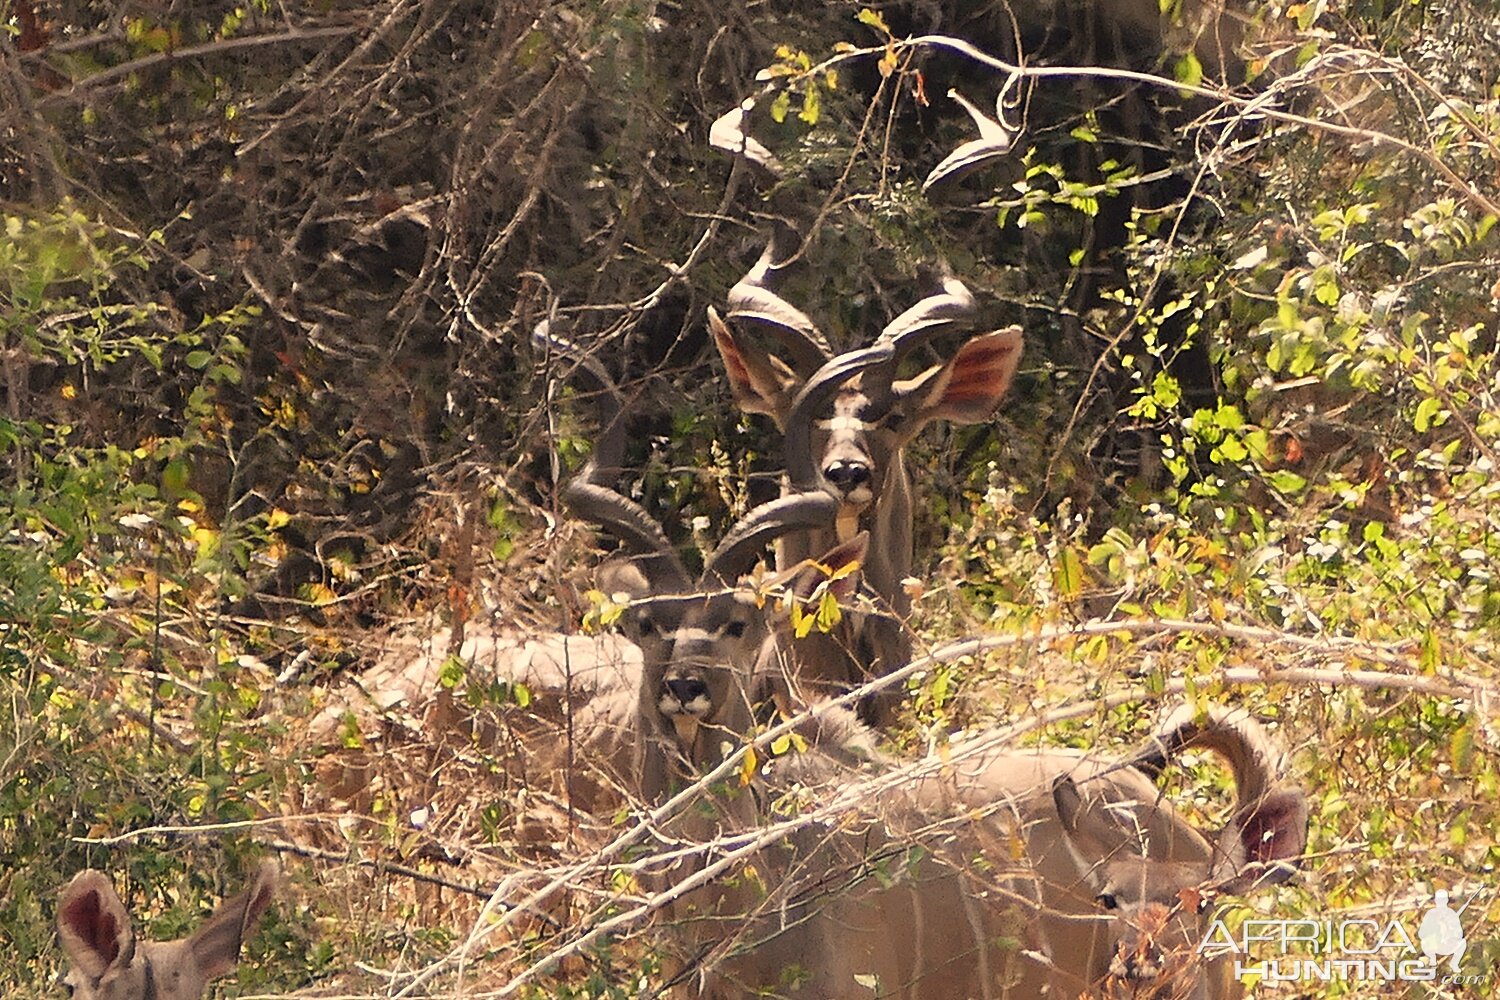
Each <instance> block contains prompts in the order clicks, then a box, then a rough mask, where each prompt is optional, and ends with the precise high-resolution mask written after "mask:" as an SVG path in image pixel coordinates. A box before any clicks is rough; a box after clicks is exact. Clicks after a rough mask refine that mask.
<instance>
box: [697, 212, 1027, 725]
mask: <svg viewBox="0 0 1500 1000" xmlns="http://www.w3.org/2000/svg"><path fill="white" fill-rule="evenodd" d="M793 239H795V234H791V233H790V232H789V231H788V230H784V229H778V230H777V231H776V233H775V234H774V235H773V237H772V239H771V241H770V243H769V244H768V245H767V247H766V250H765V253H764V254H762V256H761V258H760V260H759V262H758V263H757V264H756V266H755V267H754V268H752V269H751V271H750V273H749V274H747V275H746V276H745V277H744V278H743V279H741V280H740V282H739V283H738V284H736V285H735V286H734V288H732V289H731V290H730V293H729V297H728V310H729V311H728V319H729V320H730V321H731V322H733V323H739V324H742V325H745V324H748V325H750V326H754V327H759V328H763V329H765V330H766V331H768V332H770V333H771V334H772V335H773V336H775V337H776V338H777V339H778V340H779V341H780V342H781V343H782V344H783V345H784V346H785V347H786V349H787V351H788V353H789V354H790V355H791V356H792V359H793V362H794V365H795V366H796V367H795V368H794V367H792V366H788V365H787V364H786V363H784V362H782V361H781V360H780V359H778V358H776V357H774V356H773V355H771V354H770V353H769V352H767V351H766V350H764V349H763V348H761V347H760V346H759V345H758V344H756V343H755V342H754V341H753V340H751V339H749V338H747V337H743V336H739V335H737V334H736V333H735V332H734V330H733V329H732V328H731V326H730V325H729V323H726V322H725V321H724V320H723V319H721V318H720V317H719V315H718V313H717V312H715V311H714V310H713V309H712V308H710V310H709V314H708V319H709V327H710V329H711V331H712V333H713V337H714V342H715V344H716V345H717V346H718V349H719V354H720V356H721V357H722V358H723V361H724V367H725V371H726V372H727V373H728V377H729V384H730V388H731V390H732V391H733V394H734V399H735V402H736V404H737V405H738V406H739V408H740V409H741V410H743V411H744V412H746V413H760V414H764V415H766V416H769V417H770V418H771V419H772V420H773V421H774V422H775V423H776V425H777V427H778V428H779V429H780V430H781V431H782V433H783V436H784V439H785V442H786V456H785V457H786V467H787V479H788V491H789V492H812V491H822V492H825V493H827V494H828V495H829V496H831V497H833V498H834V499H835V500H836V501H838V504H839V510H838V517H837V519H836V521H835V524H834V526H833V529H832V530H828V529H823V530H815V531H808V532H804V533H802V534H801V535H800V536H797V537H795V538H791V539H788V540H786V541H784V542H783V544H782V548H781V552H780V556H779V565H780V567H781V568H783V569H785V568H787V567H788V566H791V565H796V564H798V563H800V562H802V561H803V560H804V559H806V558H808V557H809V556H814V555H816V554H818V553H819V552H821V551H823V550H824V549H826V548H828V547H829V546H830V545H831V544H833V542H834V541H835V539H837V540H839V541H848V540H849V539H850V538H851V537H852V536H853V535H854V533H855V532H857V531H860V530H867V531H868V532H869V533H870V547H869V559H868V562H867V563H866V565H865V567H864V579H865V582H866V584H867V586H868V587H869V589H870V590H871V591H872V592H873V594H874V596H875V598H876V603H877V605H878V606H879V608H880V613H878V614H873V615H850V616H849V617H848V618H847V619H846V624H845V625H844V626H843V627H842V629H841V632H840V635H841V636H842V638H843V640H844V645H845V647H846V648H847V654H846V655H845V656H843V657H842V658H837V659H833V660H827V659H825V660H823V661H822V662H803V660H804V659H805V658H802V657H799V656H798V654H797V650H796V646H795V645H792V646H790V647H787V648H786V649H784V650H783V651H784V652H789V653H790V654H791V656H792V661H793V662H792V663H791V664H790V665H789V666H782V665H778V664H763V665H762V666H763V670H765V671H768V672H775V671H776V668H778V667H780V668H781V669H780V670H779V672H780V673H781V674H782V675H783V676H784V677H786V678H788V679H793V680H796V681H800V682H802V683H804V684H806V685H808V686H809V688H810V689H811V690H812V691H813V692H814V693H815V692H816V691H817V690H818V689H819V688H820V687H823V688H828V687H839V686H847V685H856V684H860V683H863V682H864V681H866V680H868V679H869V678H870V677H872V676H881V675H883V674H886V673H889V672H890V671H891V670H893V669H895V668H897V667H899V666H902V665H903V664H905V663H906V662H907V661H908V660H910V658H911V650H912V644H911V640H910V637H909V633H908V631H907V628H906V624H905V621H906V618H907V616H908V614H909V613H910V611H911V598H910V596H909V595H908V593H907V591H906V588H905V586H904V584H903V581H904V580H905V579H906V578H907V577H909V576H910V575H911V573H912V565H913V559H914V554H913V529H912V518H913V496H912V482H911V475H910V473H908V471H907V468H906V460H905V448H906V445H907V443H908V442H909V441H910V440H911V439H912V438H913V437H914V436H916V434H917V433H919V432H920V431H921V430H922V428H923V427H925V426H926V425H927V424H929V423H931V422H932V421H934V420H948V421H950V422H952V423H956V424H973V423H978V422H979V421H982V420H984V419H985V418H987V417H988V416H989V415H990V414H991V413H992V412H993V411H994V409H995V407H996V406H998V405H999V403H1000V400H1001V399H1002V398H1003V397H1004V396H1005V394H1006V392H1007V391H1008V390H1009V388H1010V384H1011V381H1012V379H1013V378H1014V377H1015V373H1016V367H1017V365H1018V364H1019V362H1020V358H1021V331H1020V329H1019V328H1018V327H1010V328H1008V329H1005V330H999V331H995V332H991V333H986V334H981V335H979V336H976V337H973V338H971V339H970V340H968V341H967V342H966V343H965V344H964V345H963V346H962V347H961V348H960V349H959V350H958V352H957V353H956V354H955V355H954V356H953V357H952V359H951V360H949V361H948V362H947V363H946V364H940V365H936V366H934V367H932V368H930V369H928V370H927V371H925V372H923V373H922V374H920V375H917V376H916V377H914V378H911V379H907V380H901V379H898V378H897V377H896V376H897V373H898V369H899V367H900V365H901V363H902V361H903V360H905V359H906V358H907V357H909V356H910V355H911V354H912V352H913V351H914V350H915V349H916V348H917V347H918V346H920V345H921V344H924V343H926V342H927V341H929V340H930V339H932V338H933V337H935V336H937V335H939V334H943V333H947V332H951V331H956V330H960V329H964V328H966V327H968V326H970V325H972V322H973V319H974V315H975V305H974V299H973V296H972V295H971V294H970V293H969V290H968V289H967V288H966V287H964V285H963V283H962V282H960V281H959V280H958V279H956V278H953V277H949V276H938V277H937V279H936V283H937V286H938V287H937V290H936V291H934V292H932V293H931V294H929V295H927V296H926V297H924V298H923V299H922V300H921V301H919V302H918V303H917V304H916V305H914V306H912V307H911V308H910V309H908V310H906V311H905V312H903V313H901V314H900V315H899V316H897V317H896V318H895V319H893V320H891V322H890V323H888V324H887V325H886V327H885V329H884V330H882V331H881V333H880V335H879V336H878V337H877V338H876V340H875V343H874V344H873V345H871V346H870V347H867V348H863V349H860V350H854V351H849V352H846V353H844V354H839V355H837V356H835V355H834V354H833V353H832V351H831V350H830V349H829V347H828V342H827V340H826V338H825V337H824V336H823V334H822V333H821V332H820V331H819V330H818V328H817V326H816V325H815V324H814V323H813V322H812V320H811V319H809V318H808V316H807V315H806V314H805V313H803V312H802V311H801V310H799V309H797V308H796V307H795V306H793V305H791V304H790V303H788V302H787V301H786V300H785V299H783V298H781V296H779V295H778V294H776V292H775V291H774V290H773V288H772V287H771V286H772V283H773V282H774V279H775V276H776V272H777V270H778V267H779V263H778V262H779V261H781V260H784V259H785V258H786V257H787V256H788V255H789V253H790V250H791V248H792V244H791V241H792V240H793ZM814 369H815V370H814ZM895 698H896V695H894V694H892V693H889V692H887V693H884V694H879V695H875V696H872V697H871V698H869V699H867V700H866V701H865V702H864V703H863V704H862V705H861V708H860V712H861V715H862V717H863V718H864V719H865V720H866V721H869V722H873V723H875V724H877V725H878V724H882V723H884V722H885V721H887V720H888V718H889V715H890V712H891V709H892V706H893V703H894V700H895Z"/></svg>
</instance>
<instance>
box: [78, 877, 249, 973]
mask: <svg viewBox="0 0 1500 1000" xmlns="http://www.w3.org/2000/svg"><path fill="white" fill-rule="evenodd" d="M275 888H276V868H275V866H274V865H272V864H270V863H267V864H265V865H264V866H262V867H261V869H260V871H259V872H258V873H257V874H256V875H255V877H254V878H253V879H252V880H251V882H250V885H249V887H248V888H247V889H245V891H244V892H242V893H240V894H239V895H238V896H235V897H234V898H233V899H229V900H225V902H224V903H223V904H222V905H221V906H220V907H219V908H218V910H216V911H215V912H214V914H213V916H211V917H209V918H208V919H207V920H205V921H204V922H203V924H202V925H200V926H199V928H198V929H197V930H196V931H194V932H193V933H192V934H190V935H188V936H187V937H185V938H180V939H178V940H176V941H140V940H138V939H137V938H136V935H135V928H134V927H133V926H132V924H131V921H130V914H129V913H127V912H126V910H125V905H124V904H123V903H121V902H120V897H119V896H118V895H116V894H115V889H114V886H113V885H112V884H111V883H110V880H109V877H108V876H107V875H105V874H104V873H103V872H98V871H95V870H94V869H92V868H89V869H86V870H84V871H81V872H79V873H78V874H77V875H75V876H74V877H73V881H71V882H69V883H68V886H67V888H65V889H64V890H63V892H62V896H61V898H60V899H59V900H58V904H57V936H58V939H59V940H60V941H61V943H62V948H63V951H64V952H66V953H67V956H68V959H69V961H70V962H71V963H72V966H71V968H70V969H69V970H68V972H67V973H66V975H64V976H63V977H62V979H61V981H62V983H63V985H64V986H66V987H67V988H68V991H69V993H70V994H71V995H72V997H73V1000H199V998H200V997H202V996H203V993H204V991H205V990H206V989H207V988H208V983H209V981H210V980H212V979H214V978H216V977H218V976H222V975H224V974H225V973H226V972H228V971H229V970H230V969H232V968H234V966H235V964H236V963H238V962H239V955H240V942H241V941H242V940H243V939H244V937H245V934H246V933H247V932H248V931H249V930H251V929H252V928H253V927H254V926H255V923H256V921H258V920H259V919H260V915H261V914H262V913H264V912H265V909H266V907H267V906H268V905H269V904H270V902H271V896H272V894H273V893H274V892H275Z"/></svg>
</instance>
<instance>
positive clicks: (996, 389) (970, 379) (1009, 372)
mask: <svg viewBox="0 0 1500 1000" xmlns="http://www.w3.org/2000/svg"><path fill="white" fill-rule="evenodd" d="M1021 346H1022V342H1021V328H1020V327H1018V326H1012V327H1007V328H1006V329H1004V330H997V331H995V332H994V333H986V334H982V335H980V336H978V337H975V338H973V339H972V340H970V341H969V342H968V343H966V344H964V346H963V347H961V348H959V351H958V353H957V354H955V355H954V356H953V360H952V361H949V362H948V363H947V364H946V365H939V366H937V367H935V368H930V369H928V370H927V371H925V372H923V373H922V374H921V375H918V376H917V377H916V378H914V379H911V380H909V381H905V382H898V383H896V385H895V386H894V387H893V388H894V391H895V392H896V393H897V395H899V396H900V397H902V398H904V399H906V400H908V403H907V405H906V406H905V410H906V412H907V414H908V416H907V418H906V420H905V422H904V423H903V426H902V427H901V428H900V432H901V433H902V434H903V435H904V436H910V435H913V434H916V433H917V432H918V431H920V430H921V429H922V428H923V427H925V426H926V425H927V424H929V423H931V422H932V421H934V420H949V421H952V422H953V423H955V424H977V423H979V422H980V421H982V420H986V419H988V418H989V415H990V414H991V413H993V412H995V407H997V406H999V405H1000V400H1002V399H1004V398H1005V394H1006V393H1007V392H1009V391H1010V384H1011V382H1012V381H1014V380H1015V377H1016V369H1017V368H1018V367H1019V366H1020V364H1021Z"/></svg>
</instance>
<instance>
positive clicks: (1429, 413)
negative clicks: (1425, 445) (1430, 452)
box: [1412, 396, 1443, 434]
mask: <svg viewBox="0 0 1500 1000" xmlns="http://www.w3.org/2000/svg"><path fill="white" fill-rule="evenodd" d="M1442 408H1443V404H1442V403H1441V402H1439V401H1438V400H1437V399H1436V398H1435V397H1433V396H1428V397H1427V398H1426V399H1424V400H1422V401H1421V402H1420V403H1418V404H1417V415H1416V416H1415V417H1414V418H1413V419H1412V426H1413V427H1415V428H1416V429H1417V433H1419V434H1425V433H1426V432H1427V429H1428V428H1429V427H1431V426H1432V423H1433V419H1434V418H1435V417H1436V416H1437V415H1438V413H1439V412H1440V411H1441V410H1442Z"/></svg>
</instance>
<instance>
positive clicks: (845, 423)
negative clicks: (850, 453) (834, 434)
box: [818, 417, 876, 431]
mask: <svg viewBox="0 0 1500 1000" xmlns="http://www.w3.org/2000/svg"><path fill="white" fill-rule="evenodd" d="M818 427H819V429H821V430H825V431H871V430H874V429H875V427H876V425H875V424H872V423H870V422H869V421H868V420H861V419H859V418H858V417H831V418H829V419H828V420H819V421H818Z"/></svg>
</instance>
